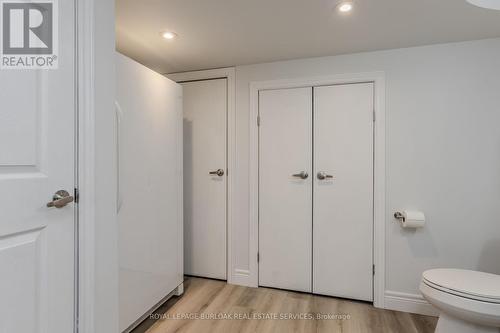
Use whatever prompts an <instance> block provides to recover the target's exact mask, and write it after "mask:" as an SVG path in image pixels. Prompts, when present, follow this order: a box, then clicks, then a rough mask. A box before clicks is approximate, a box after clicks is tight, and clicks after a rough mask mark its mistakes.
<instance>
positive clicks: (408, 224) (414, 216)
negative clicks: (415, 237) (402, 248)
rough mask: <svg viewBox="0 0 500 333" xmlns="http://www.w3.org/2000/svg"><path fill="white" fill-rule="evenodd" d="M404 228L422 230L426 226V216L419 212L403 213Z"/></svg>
mask: <svg viewBox="0 0 500 333" xmlns="http://www.w3.org/2000/svg"><path fill="white" fill-rule="evenodd" d="M403 217H404V219H403V222H402V225H403V228H422V227H423V226H424V225H425V215H424V213H422V212H418V211H406V210H405V211H404V212H403Z"/></svg>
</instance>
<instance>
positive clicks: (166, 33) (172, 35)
mask: <svg viewBox="0 0 500 333" xmlns="http://www.w3.org/2000/svg"><path fill="white" fill-rule="evenodd" d="M160 35H161V36H162V37H163V38H165V39H166V40H174V39H176V38H177V34H176V33H175V32H173V31H163V32H161V33H160Z"/></svg>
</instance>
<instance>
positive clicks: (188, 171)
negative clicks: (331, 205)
mask: <svg viewBox="0 0 500 333" xmlns="http://www.w3.org/2000/svg"><path fill="white" fill-rule="evenodd" d="M182 86H183V88H184V90H183V96H184V256H185V257H184V258H185V260H184V265H185V266H184V271H185V273H186V274H188V275H195V276H203V277H209V278H215V279H223V280H225V279H226V171H227V170H226V133H227V131H226V115H227V80H226V79H217V80H205V81H196V82H187V83H183V84H182ZM217 170H220V171H219V174H217ZM211 172H212V174H210V173H211ZM214 172H215V174H214Z"/></svg>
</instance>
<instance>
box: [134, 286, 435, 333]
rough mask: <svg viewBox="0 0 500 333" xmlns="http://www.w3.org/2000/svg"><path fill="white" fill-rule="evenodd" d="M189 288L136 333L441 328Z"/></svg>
mask: <svg viewBox="0 0 500 333" xmlns="http://www.w3.org/2000/svg"><path fill="white" fill-rule="evenodd" d="M184 287H185V291H184V295H183V296H182V297H173V298H172V299H170V300H169V301H168V302H166V303H165V304H164V305H163V306H162V307H161V308H160V309H158V311H157V312H155V314H154V315H153V318H149V319H147V320H146V321H145V322H143V323H142V324H141V325H140V326H139V327H138V328H137V329H136V330H134V331H133V333H145V332H147V333H168V332H189V333H191V332H193V333H199V332H200V333H208V332H217V333H219V332H222V333H233V332H235V333H236V332H259V333H266V332H270V333H271V332H272V333H275V332H278V333H281V332H283V333H289V332H305V333H308V332H342V333H362V332H367V333H368V332H370V333H378V332H380V333H382V332H383V333H415V332H418V333H427V332H429V333H430V332H434V328H435V326H436V322H437V318H435V317H428V316H420V315H414V314H409V313H404V312H397V311H390V310H382V309H376V308H374V307H373V306H372V305H371V304H368V303H364V302H357V301H350V300H344V299H338V298H333V297H325V296H317V295H311V294H303V293H297V292H292V291H285V290H276V289H269V288H248V287H241V286H234V285H229V284H227V283H225V282H223V281H217V280H209V279H201V278H192V277H190V278H187V279H186V281H185V283H184ZM318 315H323V316H324V317H323V318H322V319H316V316H318ZM155 316H156V317H155ZM294 316H295V317H294ZM313 318H314V319H313Z"/></svg>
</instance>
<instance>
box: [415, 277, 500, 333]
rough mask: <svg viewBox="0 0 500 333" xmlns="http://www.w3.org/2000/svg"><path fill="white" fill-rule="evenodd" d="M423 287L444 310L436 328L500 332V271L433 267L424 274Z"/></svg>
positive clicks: (442, 332) (456, 332)
mask: <svg viewBox="0 0 500 333" xmlns="http://www.w3.org/2000/svg"><path fill="white" fill-rule="evenodd" d="M420 291H421V292H422V295H423V296H424V297H425V298H426V299H427V300H428V301H429V303H431V304H432V305H434V306H435V307H436V308H438V309H439V310H440V312H441V314H440V316H439V320H438V324H437V327H436V331H435V332H437V333H483V332H484V333H486V332H492V333H493V332H495V333H499V332H500V275H495V274H489V273H483V272H476V271H469V270H462V269H432V270H428V271H425V272H424V273H423V274H422V282H421V284H420Z"/></svg>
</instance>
